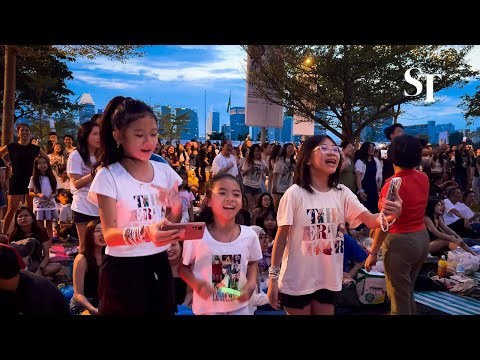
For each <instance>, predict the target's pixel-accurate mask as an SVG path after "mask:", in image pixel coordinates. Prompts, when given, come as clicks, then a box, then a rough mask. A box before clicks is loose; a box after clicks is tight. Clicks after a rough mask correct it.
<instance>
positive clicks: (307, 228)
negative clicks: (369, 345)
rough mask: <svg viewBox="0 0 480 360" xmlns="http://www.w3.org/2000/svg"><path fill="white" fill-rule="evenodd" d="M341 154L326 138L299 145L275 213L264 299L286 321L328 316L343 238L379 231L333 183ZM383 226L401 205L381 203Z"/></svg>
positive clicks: (338, 280)
mask: <svg viewBox="0 0 480 360" xmlns="http://www.w3.org/2000/svg"><path fill="white" fill-rule="evenodd" d="M340 152H341V148H340V147H339V146H337V145H336V144H335V142H334V141H333V140H332V139H331V138H330V137H329V136H320V135H316V136H312V137H310V138H308V139H307V140H306V141H305V143H304V144H303V146H302V148H301V151H300V155H299V158H298V162H297V167H296V171H295V184H294V185H292V186H291V187H290V188H288V190H287V191H286V192H285V194H284V195H283V197H282V199H281V201H280V205H279V208H278V215H277V225H278V230H277V234H276V236H275V241H274V242H273V252H272V259H271V266H270V268H269V285H268V297H269V301H270V304H271V305H272V307H274V308H276V309H280V307H281V306H284V307H285V308H286V311H287V314H291V315H322V314H323V315H333V312H334V306H333V295H334V293H335V292H336V291H340V290H341V289H342V279H343V252H344V251H343V249H344V245H343V244H344V239H343V235H344V233H345V232H346V230H345V228H346V226H345V222H348V224H349V225H350V226H351V227H357V226H359V225H360V224H361V223H364V224H365V225H367V226H368V227H370V228H376V227H379V226H380V223H381V221H383V217H382V216H381V215H380V214H372V213H371V212H370V211H368V209H367V208H366V207H365V206H363V205H362V204H361V203H360V201H359V200H358V198H357V196H356V195H355V194H353V192H352V191H351V190H350V189H348V188H347V187H346V186H344V185H341V184H339V183H338V181H339V176H340V169H341V156H340ZM384 213H385V215H386V221H389V222H391V221H392V220H393V219H395V218H396V217H398V216H399V215H400V213H401V200H400V199H399V198H398V195H397V197H396V201H386V203H385V207H384Z"/></svg>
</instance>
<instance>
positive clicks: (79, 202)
mask: <svg viewBox="0 0 480 360" xmlns="http://www.w3.org/2000/svg"><path fill="white" fill-rule="evenodd" d="M99 151H100V126H98V125H97V124H95V123H94V122H91V121H87V122H86V123H83V124H82V125H80V128H79V129H78V135H77V150H75V151H73V152H72V153H71V154H70V156H69V157H68V160H67V174H68V176H69V177H70V191H71V193H72V195H73V201H72V211H73V222H74V223H75V226H76V228H77V233H78V250H79V252H82V251H84V250H85V245H84V243H85V230H86V228H87V224H88V223H89V222H90V221H92V220H96V219H98V207H97V206H96V205H94V204H92V203H90V202H89V201H88V200H87V196H88V190H89V189H90V184H91V183H92V180H93V175H92V166H93V165H94V164H95V162H96V161H97V156H98V155H99Z"/></svg>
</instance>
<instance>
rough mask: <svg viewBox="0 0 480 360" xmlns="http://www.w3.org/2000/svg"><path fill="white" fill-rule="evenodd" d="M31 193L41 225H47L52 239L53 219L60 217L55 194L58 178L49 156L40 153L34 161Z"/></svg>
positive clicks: (30, 184) (29, 186)
mask: <svg viewBox="0 0 480 360" xmlns="http://www.w3.org/2000/svg"><path fill="white" fill-rule="evenodd" d="M28 189H29V195H30V197H32V198H33V212H34V213H35V218H36V219H37V223H38V225H40V226H42V227H43V226H45V228H46V229H47V232H48V237H49V238H50V239H52V237H53V228H52V220H56V219H57V218H58V213H57V204H56V202H55V195H56V192H57V180H56V179H55V175H54V174H53V170H52V167H51V166H50V161H49V159H48V157H45V156H42V155H38V156H37V157H36V159H35V161H34V162H33V175H32V177H31V178H30V183H29V184H28Z"/></svg>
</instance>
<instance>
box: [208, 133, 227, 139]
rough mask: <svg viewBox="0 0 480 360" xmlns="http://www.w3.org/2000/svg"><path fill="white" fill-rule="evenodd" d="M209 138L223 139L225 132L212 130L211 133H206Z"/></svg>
mask: <svg viewBox="0 0 480 360" xmlns="http://www.w3.org/2000/svg"><path fill="white" fill-rule="evenodd" d="M208 137H209V139H210V140H220V141H224V140H225V134H224V133H223V132H218V131H213V132H212V133H211V134H208Z"/></svg>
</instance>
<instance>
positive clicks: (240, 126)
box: [230, 107, 249, 141]
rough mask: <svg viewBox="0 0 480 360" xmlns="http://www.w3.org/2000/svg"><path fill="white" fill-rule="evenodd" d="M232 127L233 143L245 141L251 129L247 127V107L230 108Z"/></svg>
mask: <svg viewBox="0 0 480 360" xmlns="http://www.w3.org/2000/svg"><path fill="white" fill-rule="evenodd" d="M230 126H231V129H232V130H231V134H232V141H243V140H245V137H246V136H247V134H248V133H249V128H248V126H246V125H245V107H232V108H230Z"/></svg>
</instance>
